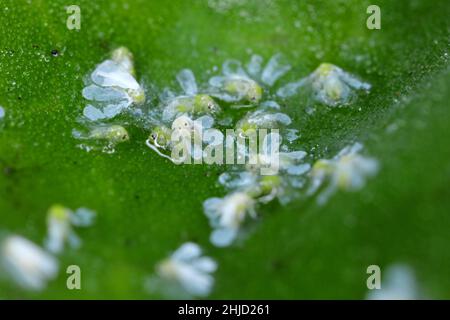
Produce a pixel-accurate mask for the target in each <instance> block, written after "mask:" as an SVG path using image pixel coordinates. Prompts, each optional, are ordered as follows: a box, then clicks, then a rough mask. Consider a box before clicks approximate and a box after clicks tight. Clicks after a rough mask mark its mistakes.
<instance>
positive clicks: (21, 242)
mask: <svg viewBox="0 0 450 320" xmlns="http://www.w3.org/2000/svg"><path fill="white" fill-rule="evenodd" d="M58 269H59V263H58V260H56V259H55V258H54V257H53V256H52V255H51V254H49V253H47V252H46V251H45V250H44V249H42V248H41V247H39V246H38V245H36V244H34V243H33V242H31V241H30V240H28V239H25V238H23V237H21V236H18V235H7V236H4V237H3V238H2V239H1V240H0V271H1V272H0V276H7V278H8V279H10V280H11V281H13V282H14V283H15V284H17V285H18V286H20V287H22V288H23V289H26V290H30V291H41V290H43V289H45V288H46V287H47V284H48V282H49V281H51V280H53V279H54V278H56V276H57V275H58Z"/></svg>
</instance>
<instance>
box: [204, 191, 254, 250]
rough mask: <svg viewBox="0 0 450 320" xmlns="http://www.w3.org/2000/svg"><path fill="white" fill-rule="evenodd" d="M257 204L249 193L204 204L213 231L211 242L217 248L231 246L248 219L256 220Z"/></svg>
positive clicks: (211, 199) (234, 194)
mask: <svg viewBox="0 0 450 320" xmlns="http://www.w3.org/2000/svg"><path fill="white" fill-rule="evenodd" d="M256 204H257V202H256V201H255V199H253V197H252V196H251V195H249V194H248V193H247V192H243V191H236V192H232V193H230V194H228V195H226V196H225V197H223V198H217V197H214V198H209V199H207V200H205V201H204V202H203V209H204V213H205V215H206V216H207V217H208V219H209V222H210V225H211V227H212V229H213V231H212V233H211V236H210V241H211V243H212V244H213V245H215V246H217V247H227V246H230V245H231V244H232V243H233V242H234V241H235V239H236V238H237V236H238V234H239V232H240V230H241V228H242V227H243V225H244V223H245V222H246V220H248V218H249V217H250V218H256V216H257V214H256V210H255V206H256Z"/></svg>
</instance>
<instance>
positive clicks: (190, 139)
mask: <svg viewBox="0 0 450 320" xmlns="http://www.w3.org/2000/svg"><path fill="white" fill-rule="evenodd" d="M213 125H214V119H213V118H212V117H211V116H210V115H204V116H201V117H199V118H197V119H195V120H194V119H193V118H191V117H190V116H188V115H186V114H185V115H181V116H178V117H177V118H176V119H175V120H173V122H172V124H171V126H170V127H168V126H166V125H163V124H158V125H156V126H154V127H153V129H152V131H151V133H150V135H149V138H148V139H147V141H146V144H147V146H148V147H149V148H151V149H152V150H154V151H155V152H156V153H158V154H159V155H160V156H162V157H164V158H166V159H169V160H171V161H172V162H173V163H175V164H181V163H184V162H186V161H187V160H188V159H187V158H193V159H195V160H199V159H201V158H202V157H203V145H204V144H205V143H208V144H209V143H210V141H209V140H208V136H207V135H205V134H204V132H205V130H208V132H210V133H214V135H215V136H217V137H222V139H218V141H216V142H217V143H220V142H222V140H223V134H222V133H221V132H220V131H219V130H217V129H214V128H213ZM174 148H177V149H176V150H178V151H179V153H180V154H178V153H177V152H172V151H174Z"/></svg>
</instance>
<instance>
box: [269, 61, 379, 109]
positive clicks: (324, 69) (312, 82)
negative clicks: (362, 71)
mask: <svg viewBox="0 0 450 320" xmlns="http://www.w3.org/2000/svg"><path fill="white" fill-rule="evenodd" d="M370 88H371V85H370V84H369V83H366V82H363V81H361V80H359V79H358V78H357V77H355V76H353V75H351V74H350V73H348V72H346V71H344V70H342V69H341V68H339V67H337V66H335V65H333V64H330V63H322V64H321V65H320V66H319V67H318V68H317V69H316V70H315V71H314V72H313V73H311V74H310V75H309V76H307V77H305V78H302V79H300V80H298V81H295V82H291V83H288V84H287V85H285V86H283V87H281V88H280V89H279V90H278V91H277V94H278V96H280V97H283V98H286V97H290V96H293V95H295V94H297V93H298V92H299V91H301V90H302V89H304V91H306V92H308V93H309V94H311V96H312V97H313V99H314V100H316V101H318V102H320V103H323V104H325V105H327V106H330V107H336V106H341V105H345V104H348V103H349V102H351V100H352V99H353V98H354V97H355V96H356V91H365V92H367V91H369V90H370Z"/></svg>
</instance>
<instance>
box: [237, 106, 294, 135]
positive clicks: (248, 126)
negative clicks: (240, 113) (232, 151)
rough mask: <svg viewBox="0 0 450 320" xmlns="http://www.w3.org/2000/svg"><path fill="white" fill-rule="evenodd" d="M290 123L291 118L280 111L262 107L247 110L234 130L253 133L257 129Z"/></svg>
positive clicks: (283, 125)
mask: <svg viewBox="0 0 450 320" xmlns="http://www.w3.org/2000/svg"><path fill="white" fill-rule="evenodd" d="M290 123H291V118H290V117H289V116H288V115H286V114H284V113H281V112H271V111H267V110H264V109H260V110H256V111H253V112H249V113H247V114H246V115H245V117H244V118H242V119H241V120H239V121H238V122H237V124H236V130H238V131H241V132H242V133H243V134H244V135H249V134H252V133H255V132H256V130H258V129H280V128H282V127H285V126H287V125H289V124H290Z"/></svg>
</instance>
